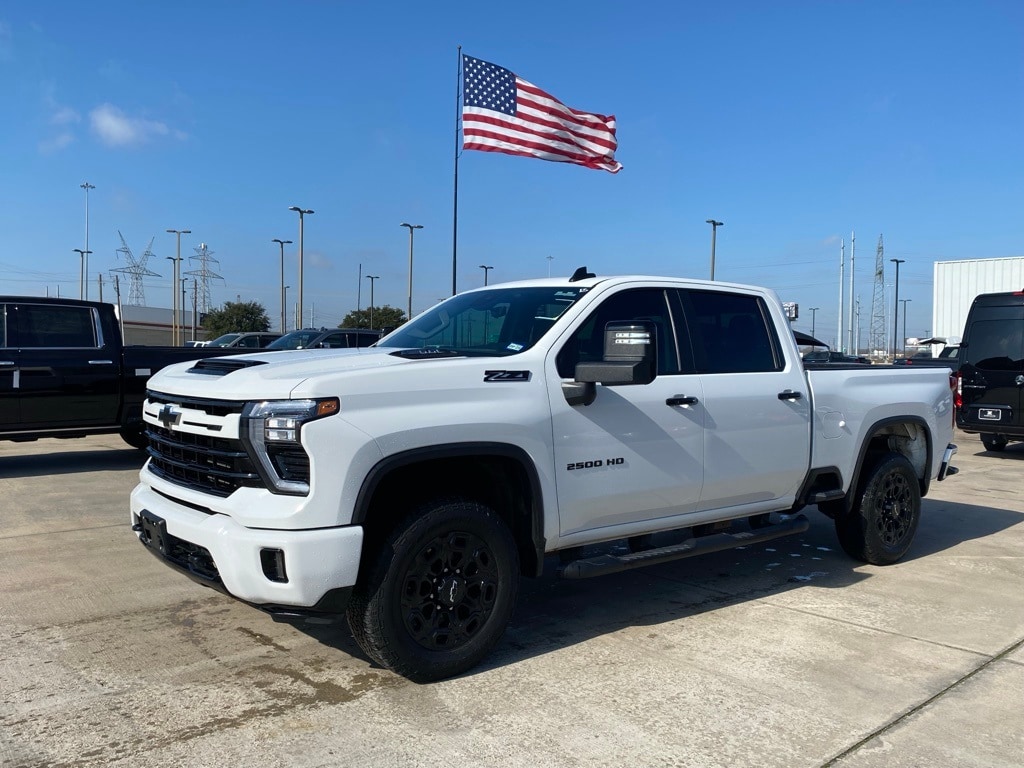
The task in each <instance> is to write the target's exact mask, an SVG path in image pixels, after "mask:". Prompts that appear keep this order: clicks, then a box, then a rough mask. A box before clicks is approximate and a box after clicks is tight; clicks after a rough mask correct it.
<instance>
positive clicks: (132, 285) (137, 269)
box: [110, 230, 160, 307]
mask: <svg viewBox="0 0 1024 768" xmlns="http://www.w3.org/2000/svg"><path fill="white" fill-rule="evenodd" d="M117 236H118V237H120V238H121V247H120V248H118V249H117V252H118V253H120V254H122V255H123V256H124V260H125V261H126V262H127V263H128V266H127V267H118V268H117V269H112V270H110V271H111V272H124V273H125V274H126V275H128V279H129V281H130V282H129V283H128V286H129V288H128V304H129V305H131V306H134V307H144V306H146V290H145V288H144V287H143V285H142V278H144V277H160V275H158V274H157V273H156V272H153V271H152V270H151V269H149V268H148V267H147V266H146V262H148V261H149V257H150V256H152V255H153V238H150V240H149V245H147V246H146V250H145V252H143V254H142V258H138V259H137V258H135V254H134V253H132V249H131V248H129V247H128V243H126V242H125V240H124V235H122V234H121V231H120V230H118V232H117Z"/></svg>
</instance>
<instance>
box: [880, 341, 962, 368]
mask: <svg viewBox="0 0 1024 768" xmlns="http://www.w3.org/2000/svg"><path fill="white" fill-rule="evenodd" d="M959 351H960V345H959V344H949V345H947V346H945V347H943V348H942V351H941V352H940V353H939V354H938V355H937V356H935V357H932V356H931V355H930V354H928V353H927V352H922V353H919V354H916V355H911V356H910V357H901V358H897V359H896V360H894V361H893V364H894V365H921V366H929V367H932V368H949V369H950V370H951V371H954V372H955V371H956V370H957V369H958V368H959V367H960V359H959V357H958V353H959Z"/></svg>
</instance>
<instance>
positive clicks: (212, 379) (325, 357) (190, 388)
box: [146, 347, 431, 400]
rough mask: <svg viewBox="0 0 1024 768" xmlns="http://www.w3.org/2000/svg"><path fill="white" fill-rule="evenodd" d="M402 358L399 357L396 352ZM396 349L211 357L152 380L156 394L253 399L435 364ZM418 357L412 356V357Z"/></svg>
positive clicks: (171, 368) (166, 370) (169, 368)
mask: <svg viewBox="0 0 1024 768" xmlns="http://www.w3.org/2000/svg"><path fill="white" fill-rule="evenodd" d="M396 352H397V353H398V354H395V353H396ZM402 353H403V350H396V349H377V348H372V347H370V348H363V349H344V350H328V349H311V350H286V351H280V352H262V353H254V354H251V355H231V356H230V357H210V358H206V359H204V360H193V361H191V362H188V363H179V364H178V365H171V366H167V367H166V368H163V369H161V370H160V371H158V372H157V373H156V374H155V375H154V376H153V377H152V378H150V379H149V382H148V383H147V385H146V386H147V387H148V388H149V389H151V390H154V391H157V392H166V393H169V394H175V395H180V396H183V397H201V398H211V399H215V400H249V399H252V398H254V397H257V398H259V399H268V400H269V399H275V398H282V399H283V398H288V397H293V396H297V395H295V392H296V390H301V388H302V383H303V382H304V381H306V380H307V379H310V378H312V377H319V376H324V375H330V374H334V375H337V374H339V373H344V372H350V371H367V370H371V369H375V368H390V367H393V366H398V365H417V364H419V365H422V364H424V363H425V364H428V365H429V364H431V361H429V360H423V359H422V358H418V357H413V358H411V359H410V358H407V357H403V356H402ZM413 354H414V353H413Z"/></svg>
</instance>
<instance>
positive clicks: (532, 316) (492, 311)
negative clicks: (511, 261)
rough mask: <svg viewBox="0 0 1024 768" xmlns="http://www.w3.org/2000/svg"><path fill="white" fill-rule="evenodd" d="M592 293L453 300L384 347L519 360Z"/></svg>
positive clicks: (498, 292) (517, 291) (528, 291)
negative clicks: (435, 350) (512, 356)
mask: <svg viewBox="0 0 1024 768" xmlns="http://www.w3.org/2000/svg"><path fill="white" fill-rule="evenodd" d="M586 291H587V289H586V288H559V287H555V286H549V287H543V288H541V287H528V288H525V287H524V288H494V289H491V290H484V291H473V292H471V293H463V294H459V295H458V296H453V297H452V298H450V299H448V300H447V301H445V302H443V303H441V304H438V305H437V306H436V307H434V308H433V309H431V310H429V311H427V312H425V313H424V314H422V315H420V316H419V317H417V318H416V319H415V320H413V321H412V322H410V323H406V324H405V325H403V326H402V327H401V328H399V329H398V330H397V331H395V332H394V333H392V334H391V335H390V336H388V337H387V338H386V339H385V340H384V341H379V342H377V345H376V346H378V347H389V348H398V349H437V350H446V351H450V352H455V353H457V354H460V355H470V356H491V355H493V356H499V357H502V356H506V355H515V354H517V353H519V352H522V351H524V350H527V349H529V348H530V347H532V346H533V345H534V344H536V343H537V341H538V340H539V339H540V338H541V336H543V335H544V334H545V333H546V332H547V331H548V329H550V328H551V326H552V325H554V323H555V321H556V320H557V319H558V318H559V317H560V316H561V315H562V313H563V312H565V310H566V309H568V308H569V307H570V306H572V304H573V303H574V302H576V300H577V299H579V297H580V296H582V295H583V294H584V293H585V292H586Z"/></svg>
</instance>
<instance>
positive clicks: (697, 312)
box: [682, 291, 783, 373]
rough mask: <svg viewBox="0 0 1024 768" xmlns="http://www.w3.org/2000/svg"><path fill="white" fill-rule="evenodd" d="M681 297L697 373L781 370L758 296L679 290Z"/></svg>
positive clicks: (774, 339)
mask: <svg viewBox="0 0 1024 768" xmlns="http://www.w3.org/2000/svg"><path fill="white" fill-rule="evenodd" d="M682 299H683V306H684V308H685V312H686V320H687V323H688V325H689V329H690V337H691V340H692V342H693V354H694V358H695V361H696V366H697V371H698V372H699V373H753V372H760V371H780V370H782V368H783V358H782V351H781V347H780V346H779V341H778V337H777V336H776V335H775V329H774V327H773V326H772V323H771V318H770V317H769V315H768V308H767V307H766V306H765V305H764V302H763V301H762V300H761V299H760V297H758V296H751V295H748V294H741V293H726V292H720V291H683V292H682Z"/></svg>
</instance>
